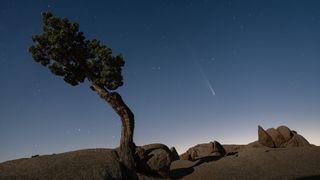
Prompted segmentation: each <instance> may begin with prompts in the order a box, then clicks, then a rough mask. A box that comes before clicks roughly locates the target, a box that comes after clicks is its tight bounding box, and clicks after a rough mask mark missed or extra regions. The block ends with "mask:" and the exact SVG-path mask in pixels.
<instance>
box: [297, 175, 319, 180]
mask: <svg viewBox="0 0 320 180" xmlns="http://www.w3.org/2000/svg"><path fill="white" fill-rule="evenodd" d="M315 179H317V180H319V179H320V175H314V176H306V177H300V178H297V179H296V180H315Z"/></svg>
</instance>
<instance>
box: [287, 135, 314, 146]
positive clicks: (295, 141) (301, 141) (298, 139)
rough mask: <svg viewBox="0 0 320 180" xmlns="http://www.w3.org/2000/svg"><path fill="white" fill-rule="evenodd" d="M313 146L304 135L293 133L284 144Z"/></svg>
mask: <svg viewBox="0 0 320 180" xmlns="http://www.w3.org/2000/svg"><path fill="white" fill-rule="evenodd" d="M305 146H312V145H311V144H310V143H309V142H308V141H307V140H306V139H305V138H304V137H303V136H301V135H299V134H297V133H293V136H292V138H291V139H290V140H289V141H288V142H286V143H285V144H284V147H305Z"/></svg>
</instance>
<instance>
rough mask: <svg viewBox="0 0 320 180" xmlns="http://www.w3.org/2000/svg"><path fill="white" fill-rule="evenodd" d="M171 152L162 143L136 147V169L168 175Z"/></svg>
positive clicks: (163, 175)
mask: <svg viewBox="0 0 320 180" xmlns="http://www.w3.org/2000/svg"><path fill="white" fill-rule="evenodd" d="M171 154H172V153H171V151H170V149H169V148H168V147H167V146H166V145H163V144H148V145H145V146H141V147H137V150H136V155H137V156H136V157H138V158H139V161H138V164H137V166H138V170H139V171H142V172H143V173H146V174H156V175H160V176H162V177H169V175H170V165H171Z"/></svg>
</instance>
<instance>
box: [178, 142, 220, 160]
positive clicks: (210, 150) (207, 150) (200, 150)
mask: <svg viewBox="0 0 320 180" xmlns="http://www.w3.org/2000/svg"><path fill="white" fill-rule="evenodd" d="M225 154H226V151H225V149H224V148H223V146H222V145H221V144H220V143H219V142H217V141H214V142H209V143H203V144H198V145H196V146H194V147H191V148H189V149H188V150H187V152H185V153H183V154H182V155H181V156H180V159H181V160H191V161H195V160H198V159H200V158H204V157H208V156H215V157H221V156H224V155H225Z"/></svg>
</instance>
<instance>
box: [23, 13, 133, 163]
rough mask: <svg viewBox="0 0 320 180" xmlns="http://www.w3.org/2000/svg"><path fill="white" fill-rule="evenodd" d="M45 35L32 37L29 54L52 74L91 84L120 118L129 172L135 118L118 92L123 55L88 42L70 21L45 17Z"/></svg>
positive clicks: (123, 158) (122, 153)
mask: <svg viewBox="0 0 320 180" xmlns="http://www.w3.org/2000/svg"><path fill="white" fill-rule="evenodd" d="M42 18H43V33H42V34H41V35H35V36H32V40H33V42H34V43H35V44H34V45H32V46H30V48H29V52H30V53H31V54H32V57H33V59H34V60H35V61H36V62H37V63H40V64H41V65H43V66H45V67H47V68H48V69H49V70H50V71H51V72H52V73H53V74H55V75H57V76H62V77H63V79H64V81H65V82H66V83H68V84H70V85H72V86H76V85H78V84H80V83H83V82H84V81H85V80H88V81H89V82H90V84H91V86H90V88H91V89H92V90H93V91H95V92H96V93H97V94H98V95H99V96H100V97H101V98H102V99H104V100H105V101H107V102H108V103H109V105H111V107H112V108H113V109H114V111H115V112H116V113H117V114H118V115H119V116H120V119H121V123H122V127H121V138H120V149H119V156H120V161H121V162H122V163H123V164H124V165H125V166H126V167H127V168H129V169H133V168H134V166H135V160H134V150H135V145H134V143H133V131H134V115H133V113H132V111H131V110H130V109H129V107H128V106H127V105H126V104H125V103H124V101H123V100H122V98H121V96H120V95H119V94H118V93H117V92H115V90H116V89H117V88H118V87H120V86H122V85H123V77H122V74H121V71H122V67H123V66H124V60H123V57H122V55H121V54H118V55H116V56H113V55H112V50H111V49H110V48H108V47H107V46H105V45H101V44H100V41H99V40H97V39H93V40H87V39H86V38H85V36H84V34H83V32H80V31H79V24H78V23H75V22H69V20H68V19H67V18H60V17H55V16H53V14H52V13H50V12H44V13H42Z"/></svg>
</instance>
